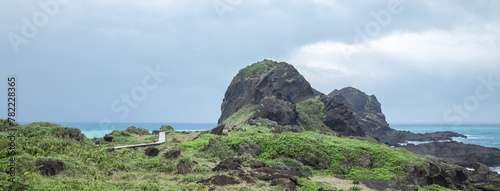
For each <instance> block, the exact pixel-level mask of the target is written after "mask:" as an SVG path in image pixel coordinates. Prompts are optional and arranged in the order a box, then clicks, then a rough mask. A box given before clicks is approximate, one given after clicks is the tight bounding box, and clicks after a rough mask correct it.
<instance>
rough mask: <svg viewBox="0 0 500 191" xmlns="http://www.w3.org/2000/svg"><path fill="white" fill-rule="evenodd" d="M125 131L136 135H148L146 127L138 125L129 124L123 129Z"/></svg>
mask: <svg viewBox="0 0 500 191" xmlns="http://www.w3.org/2000/svg"><path fill="white" fill-rule="evenodd" d="M125 131H126V132H127V133H131V134H136V135H150V133H149V131H148V130H147V129H143V128H140V127H135V126H130V127H128V128H127V130H125Z"/></svg>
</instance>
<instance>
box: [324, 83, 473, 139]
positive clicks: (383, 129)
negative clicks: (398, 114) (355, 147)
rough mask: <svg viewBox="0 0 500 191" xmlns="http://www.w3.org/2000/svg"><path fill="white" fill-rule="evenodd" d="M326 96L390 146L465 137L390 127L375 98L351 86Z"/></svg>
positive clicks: (455, 134)
mask: <svg viewBox="0 0 500 191" xmlns="http://www.w3.org/2000/svg"><path fill="white" fill-rule="evenodd" d="M328 96H330V97H335V98H336V99H337V100H338V101H340V102H342V103H344V104H345V105H346V106H347V107H349V109H350V110H351V111H352V112H353V113H354V116H355V118H356V119H357V120H358V121H359V122H361V124H362V128H363V130H365V131H366V132H367V133H369V134H372V135H374V136H375V137H376V138H378V139H379V140H380V141H381V142H383V143H386V144H388V145H391V146H398V143H405V142H407V141H439V140H452V137H464V138H466V136H465V135H462V134H459V133H454V132H449V131H447V132H436V133H426V134H417V133H411V132H408V131H398V130H394V129H391V128H390V127H389V124H388V123H387V121H386V120H385V115H384V114H383V113H382V108H381V104H380V103H379V102H378V100H377V98H376V97H375V96H374V95H371V96H369V95H367V94H365V93H364V92H362V91H360V90H358V89H356V88H353V87H346V88H343V89H341V90H334V91H333V92H332V93H330V94H329V95H328Z"/></svg>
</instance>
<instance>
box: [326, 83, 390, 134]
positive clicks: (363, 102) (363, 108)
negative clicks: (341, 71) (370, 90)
mask: <svg viewBox="0 0 500 191" xmlns="http://www.w3.org/2000/svg"><path fill="white" fill-rule="evenodd" d="M328 96H330V97H335V98H336V99H337V100H339V101H340V102H342V103H344V104H345V105H346V106H347V107H349V109H351V111H353V112H354V116H355V117H356V119H358V120H359V121H360V122H361V124H362V127H363V129H364V130H365V131H367V132H370V133H372V134H380V133H382V132H385V131H388V130H390V127H389V124H388V123H387V121H385V115H384V114H383V113H382V108H381V105H380V102H378V100H377V98H376V97H375V96H374V95H371V96H369V95H366V94H365V93H364V92H362V91H360V90H358V89H356V88H353V87H346V88H342V89H341V90H334V91H333V92H331V93H330V94H328Z"/></svg>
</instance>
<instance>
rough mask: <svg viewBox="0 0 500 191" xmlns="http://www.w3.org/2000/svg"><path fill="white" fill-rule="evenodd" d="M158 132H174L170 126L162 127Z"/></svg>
mask: <svg viewBox="0 0 500 191" xmlns="http://www.w3.org/2000/svg"><path fill="white" fill-rule="evenodd" d="M160 131H164V132H173V131H175V130H174V128H173V127H172V126H170V125H162V126H161V128H160Z"/></svg>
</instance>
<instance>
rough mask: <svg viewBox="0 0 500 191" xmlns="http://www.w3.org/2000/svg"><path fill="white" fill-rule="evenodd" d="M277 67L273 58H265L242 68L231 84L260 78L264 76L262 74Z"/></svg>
mask: <svg viewBox="0 0 500 191" xmlns="http://www.w3.org/2000/svg"><path fill="white" fill-rule="evenodd" d="M276 67H277V66H276V62H274V61H272V60H263V61H260V62H257V63H254V64H252V65H250V66H247V67H246V68H243V69H241V70H240V72H239V73H238V75H236V77H234V79H233V81H232V82H231V84H234V83H237V82H239V81H242V80H252V79H260V78H262V76H264V75H265V74H267V73H268V72H270V71H272V70H274V69H275V68H276Z"/></svg>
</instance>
